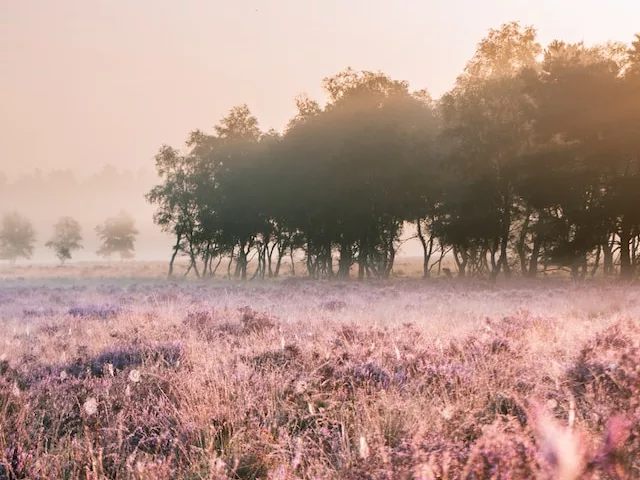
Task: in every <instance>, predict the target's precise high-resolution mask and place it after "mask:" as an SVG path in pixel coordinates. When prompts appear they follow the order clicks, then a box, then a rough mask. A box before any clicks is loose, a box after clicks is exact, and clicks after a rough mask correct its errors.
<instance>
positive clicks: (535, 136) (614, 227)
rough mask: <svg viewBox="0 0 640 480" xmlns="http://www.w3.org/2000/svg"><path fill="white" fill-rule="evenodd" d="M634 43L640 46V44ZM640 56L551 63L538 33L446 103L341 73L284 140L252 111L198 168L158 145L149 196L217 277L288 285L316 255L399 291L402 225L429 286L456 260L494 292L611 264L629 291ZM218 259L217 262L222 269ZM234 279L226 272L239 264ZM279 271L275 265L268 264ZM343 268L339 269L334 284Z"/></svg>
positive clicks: (636, 233)
mask: <svg viewBox="0 0 640 480" xmlns="http://www.w3.org/2000/svg"><path fill="white" fill-rule="evenodd" d="M638 38H639V39H640V37H638ZM639 49H640V40H637V41H635V42H634V43H633V44H632V45H631V47H628V46H626V45H624V44H621V43H607V44H604V45H597V46H589V47H588V46H585V45H584V44H582V43H578V44H567V43H565V42H562V41H554V42H552V43H551V44H550V45H549V46H548V47H547V48H546V49H543V48H542V46H541V45H540V43H539V42H538V40H537V35H536V31H535V29H534V28H533V27H530V26H526V27H525V26H522V25H520V24H519V23H517V22H511V23H507V24H505V25H502V26H501V27H500V28H498V29H492V30H490V31H489V33H488V35H487V36H486V38H484V39H483V40H481V41H480V42H479V43H478V45H477V49H476V52H475V54H474V55H473V57H472V58H471V60H470V61H469V62H468V64H467V66H466V67H465V70H464V72H463V73H462V74H461V75H460V76H459V77H458V79H457V81H456V84H455V86H454V88H453V89H452V90H451V91H450V92H448V93H446V94H445V95H444V96H443V97H442V98H441V99H440V100H439V101H437V102H436V101H433V100H432V99H431V97H430V96H429V94H428V93H427V92H426V91H425V90H419V91H415V92H412V91H410V89H409V85H408V83H407V82H406V81H402V80H396V79H393V78H391V77H389V76H388V75H386V74H384V73H382V72H373V71H355V70H353V69H351V68H347V69H345V70H344V71H342V72H339V73H338V74H336V75H334V76H331V77H327V78H325V79H324V80H323V81H322V86H323V89H324V90H325V92H326V94H327V98H328V102H327V103H326V104H325V105H321V104H320V103H319V102H317V101H315V100H312V99H310V98H309V97H308V96H306V95H301V96H299V97H297V98H296V99H295V104H296V107H297V110H298V111H297V113H296V114H295V115H294V116H293V118H292V119H291V120H290V121H289V123H288V125H287V128H286V129H285V131H284V133H282V134H280V133H278V132H275V131H273V130H270V131H269V132H266V133H264V132H262V131H261V130H260V128H259V125H258V120H257V119H256V118H255V117H254V116H253V115H252V114H251V112H250V110H249V108H248V107H247V106H246V105H241V106H238V107H235V108H233V109H232V110H231V111H230V112H229V114H228V115H227V116H226V117H225V118H223V119H221V120H220V122H219V124H218V125H217V126H215V127H214V130H213V132H212V133H203V132H200V131H195V132H193V133H192V134H191V135H190V137H189V139H188V141H187V148H188V151H187V152H186V153H181V152H179V151H178V150H175V149H173V148H172V147H168V146H164V147H162V149H161V150H160V151H159V153H158V155H157V156H156V166H157V170H158V173H159V175H160V177H161V178H162V182H161V183H160V184H159V185H157V186H156V187H155V188H154V189H153V190H151V192H149V193H148V195H147V200H148V201H149V202H151V203H153V204H155V205H156V206H157V211H156V215H155V221H156V223H157V224H158V225H160V226H161V228H162V229H163V230H165V231H167V232H171V233H172V234H173V235H175V238H176V241H175V244H174V251H173V256H172V260H171V267H170V273H171V272H172V269H173V261H174V259H175V258H176V256H177V255H179V254H181V255H186V256H187V257H189V258H190V265H191V266H190V268H189V271H192V270H193V271H194V272H195V273H196V275H201V274H209V275H212V274H213V273H214V272H215V269H216V268H217V265H219V264H220V262H221V261H222V259H223V258H224V257H227V258H229V263H228V264H227V272H228V275H235V276H236V277H237V278H242V279H245V278H247V265H248V263H249V261H250V260H251V258H257V267H256V271H255V274H254V277H256V278H263V277H265V276H267V275H268V276H277V275H278V272H279V270H280V265H281V262H282V259H283V258H284V256H285V255H289V257H290V258H291V262H292V271H293V268H294V265H293V263H294V256H295V254H296V253H297V252H298V251H301V252H302V253H303V254H304V260H305V263H306V268H307V272H308V274H309V275H311V276H314V277H329V278H330V277H334V276H339V277H348V276H349V274H350V271H351V269H352V267H353V266H356V265H357V269H358V277H359V278H360V279H362V278H364V277H365V276H366V277H381V278H386V277H388V276H390V275H391V272H392V269H393V263H394V259H395V255H396V253H397V251H398V249H399V247H400V245H401V241H400V238H401V235H402V233H403V230H404V228H405V226H406V225H407V224H409V223H413V224H414V225H415V226H416V227H417V238H418V239H419V240H420V242H421V244H422V247H423V251H424V275H425V277H426V276H428V275H429V272H430V271H431V270H432V269H433V268H434V267H435V266H437V267H438V270H439V269H440V266H441V263H442V259H443V257H444V256H445V255H447V253H448V252H451V254H452V258H453V259H454V260H455V262H456V265H457V269H458V274H459V275H461V276H463V275H482V276H489V277H492V278H495V277H496V276H497V275H499V274H504V275H507V276H509V275H511V274H512V273H513V272H517V271H519V272H520V273H522V274H523V275H529V276H535V275H536V274H537V273H538V271H539V267H540V265H542V268H543V269H545V270H548V269H552V268H562V269H568V270H569V271H570V272H571V273H572V275H573V276H574V277H575V278H576V279H578V278H585V277H586V276H588V275H593V274H595V272H596V270H597V268H598V265H599V263H600V261H601V257H602V259H603V260H604V265H605V269H604V270H605V273H612V272H613V271H614V270H615V267H616V265H619V267H620V273H621V275H622V276H623V277H625V278H633V277H634V276H635V275H636V273H637V270H638V269H637V265H638V264H639V263H640V213H639V212H640V210H638V209H637V207H636V206H637V205H638V203H639V202H640V143H639V141H638V136H637V132H638V130H639V129H640V116H639V115H638V112H639V111H640V94H639V93H638V92H640V74H638V72H639V71H640V70H638V63H639V62H638V59H639V58H640V56H639V55H638V50H639ZM214 260H215V261H214ZM234 260H235V271H234V272H233V273H232V270H231V268H232V262H233V261H234ZM273 262H275V267H274V265H273ZM336 267H337V271H336Z"/></svg>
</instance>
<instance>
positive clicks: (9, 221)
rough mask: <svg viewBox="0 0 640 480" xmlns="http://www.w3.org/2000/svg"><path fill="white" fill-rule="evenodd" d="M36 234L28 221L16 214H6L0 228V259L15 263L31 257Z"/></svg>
mask: <svg viewBox="0 0 640 480" xmlns="http://www.w3.org/2000/svg"><path fill="white" fill-rule="evenodd" d="M35 240H36V233H35V230H34V229H33V225H32V224H31V222H30V221H29V219H27V218H25V217H23V216H22V215H20V214H19V213H18V212H11V213H6V214H5V215H3V217H2V225H1V226H0V258H2V259H5V260H9V261H11V263H15V262H16V260H17V259H18V258H21V257H22V258H26V259H29V258H31V256H32V255H33V246H34V243H35Z"/></svg>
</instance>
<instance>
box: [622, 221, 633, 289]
mask: <svg viewBox="0 0 640 480" xmlns="http://www.w3.org/2000/svg"><path fill="white" fill-rule="evenodd" d="M622 222H623V223H622V228H621V229H620V278H621V279H622V280H631V278H633V265H632V264H631V252H630V248H629V244H630V243H631V234H630V231H629V228H628V227H627V225H626V222H625V221H624V219H623V221H622Z"/></svg>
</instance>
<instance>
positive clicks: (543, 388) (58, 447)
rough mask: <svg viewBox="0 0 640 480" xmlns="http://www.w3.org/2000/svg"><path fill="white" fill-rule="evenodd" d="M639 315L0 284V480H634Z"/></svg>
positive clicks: (524, 287) (147, 282) (605, 297)
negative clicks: (0, 325) (33, 479)
mask: <svg viewBox="0 0 640 480" xmlns="http://www.w3.org/2000/svg"><path fill="white" fill-rule="evenodd" d="M639 300H640V295H639V292H638V291H637V289H634V288H632V287H624V286H622V285H615V284H611V285H605V284H599V285H585V286H580V287H578V286H574V285H569V284H561V283H544V282H539V283H519V284H510V285H500V284H498V285H487V284H482V283H465V284H463V283H458V282H446V281H432V282H422V281H417V280H416V281H408V280H407V281H405V280H396V281H393V282H388V283H366V284H357V283H355V282H354V283H326V282H313V281H305V280H296V279H287V280H284V281H281V282H270V283H265V284H248V285H239V284H234V283H225V282H209V283H200V282H176V283H171V282H167V281H164V280H158V279H152V278H148V279H141V278H139V279H137V280H126V279H120V280H117V279H106V280H104V279H103V280H100V279H85V280H81V281H80V280H78V281H72V280H71V279H69V280H67V281H66V282H65V283H61V282H53V281H51V280H37V279H35V278H31V279H27V280H18V279H5V280H4V281H3V282H2V283H0V321H1V322H2V328H3V332H4V334H3V336H2V337H1V340H0V342H1V343H0V358H1V361H0V479H8V478H74V479H75V478H90V479H93V478H96V479H97V478H138V479H145V478H189V479H197V478H215V479H218V478H220V479H224V478H230V479H237V478H241V479H249V478H281V479H289V478H347V479H349V478H353V479H359V478H376V479H386V478H388V479H391V478H394V479H395V478H400V479H403V478H407V479H409V478H415V479H418V478H421V479H436V478H442V479H458V478H464V479H484V478H496V479H497V478H501V479H525V478H549V479H551V478H562V479H578V478H600V479H604V478H638V477H640V410H639V409H638V408H639V406H638V399H639V398H640V376H639V375H640V322H639V321H638V319H639V318H640V315H639V314H640V303H639Z"/></svg>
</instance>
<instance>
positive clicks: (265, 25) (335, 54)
mask: <svg viewBox="0 0 640 480" xmlns="http://www.w3.org/2000/svg"><path fill="white" fill-rule="evenodd" d="M510 20H520V21H521V22H522V23H524V24H533V25H534V26H536V27H537V28H538V31H539V36H540V40H541V42H542V43H543V44H546V43H548V42H549V41H550V40H552V39H554V38H562V39H564V40H567V41H579V40H585V41H586V42H587V43H597V42H603V41H606V40H610V39H615V40H621V41H625V42H629V41H630V40H632V38H633V33H635V32H637V31H640V1H639V0H607V1H604V0H537V1H533V0H485V1H482V0H440V1H436V0H431V1H430V0H394V1H377V0H227V1H216V0H0V65H1V66H2V67H1V70H0V152H1V154H0V171H5V172H7V173H9V174H10V175H11V174H15V173H17V172H24V171H28V170H32V169H33V168H36V167H40V168H42V169H44V170H47V169H50V168H54V167H55V168H73V169H77V170H79V171H82V172H89V171H95V170H98V169H99V168H100V167H101V166H102V165H103V164H107V163H110V164H113V165H115V166H117V167H119V168H124V167H128V168H139V167H149V168H152V167H153V155H154V154H155V152H156V151H157V149H158V148H159V147H160V145H161V144H162V143H170V144H173V145H174V146H179V145H181V144H182V143H183V141H184V139H185V138H186V135H187V133H188V132H189V131H191V130H193V129H196V128H200V129H203V130H210V129H211V127H212V126H213V125H214V124H215V123H217V121H218V120H219V119H220V118H221V117H222V116H223V115H225V114H226V113H227V111H228V110H229V109H230V108H231V107H232V106H234V105H237V104H240V103H245V102H246V103H247V104H248V105H249V107H250V108H251V110H252V111H253V113H254V114H255V115H256V116H257V117H258V118H259V120H260V124H261V126H262V127H263V128H264V129H267V128H268V127H270V126H273V127H275V128H278V129H281V128H282V127H283V125H284V124H285V123H286V121H287V120H288V119H289V118H290V116H291V115H292V114H293V113H294V112H295V106H294V102H293V98H294V97H295V95H297V94H298V93H301V92H307V93H309V94H310V95H311V96H312V97H316V98H319V97H320V95H321V92H320V82H321V79H322V78H323V77H326V76H329V75H332V74H334V73H337V72H338V71H340V70H342V69H344V68H345V67H347V66H349V65H350V66H352V67H353V68H355V69H373V70H377V69H381V70H383V71H385V72H386V73H388V74H390V75H391V76H393V77H395V78H399V79H406V80H409V81H410V82H411V85H412V87H413V88H415V89H420V88H424V87H426V88H427V89H428V90H429V91H430V92H431V93H432V95H434V96H435V97H438V96H439V95H441V94H442V93H443V92H444V91H446V90H447V89H448V88H449V87H450V86H451V85H452V83H453V81H454V80H455V77H456V76H457V75H458V73H460V71H461V70H462V68H463V67H464V65H465V63H466V61H467V60H468V59H469V58H470V57H471V55H472V54H473V52H474V48H475V44H476V43H477V42H478V41H479V40H480V39H481V38H482V37H483V36H484V35H485V34H486V32H487V30H488V29H489V28H492V27H499V26H500V25H501V24H502V23H504V22H507V21H510Z"/></svg>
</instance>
